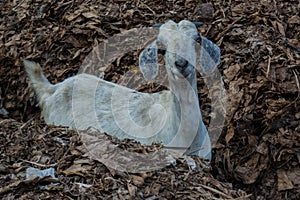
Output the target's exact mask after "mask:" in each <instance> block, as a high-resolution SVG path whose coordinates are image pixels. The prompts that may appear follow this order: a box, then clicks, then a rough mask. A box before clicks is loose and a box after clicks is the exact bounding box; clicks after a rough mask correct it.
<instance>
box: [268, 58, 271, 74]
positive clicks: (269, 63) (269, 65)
mask: <svg viewBox="0 0 300 200" xmlns="http://www.w3.org/2000/svg"><path fill="white" fill-rule="evenodd" d="M270 67H271V57H270V56H269V60H268V69H267V78H268V77H269V73H270Z"/></svg>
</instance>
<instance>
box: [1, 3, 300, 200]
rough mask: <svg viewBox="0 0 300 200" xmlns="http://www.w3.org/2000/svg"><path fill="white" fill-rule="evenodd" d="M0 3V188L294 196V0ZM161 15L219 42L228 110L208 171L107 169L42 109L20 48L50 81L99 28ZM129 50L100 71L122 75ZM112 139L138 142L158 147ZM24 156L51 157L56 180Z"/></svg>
mask: <svg viewBox="0 0 300 200" xmlns="http://www.w3.org/2000/svg"><path fill="white" fill-rule="evenodd" d="M0 9H1V12H0V66H1V68H0V97H1V99H0V152H1V157H0V197H1V198H4V199H17V198H20V199H29V198H35V199H57V198H60V199H70V198H90V199H96V198H98V199H100V198H115V199H122V198H124V199H128V198H133V199H146V198H148V199H164V198H167V199H172V198H176V199H200V198H202V199H214V198H215V199H218V198H219V199H229V198H238V197H241V199H245V198H246V196H247V194H251V197H250V198H251V199H289V200H290V199H300V195H299V194H300V179H299V177H300V167H299V162H300V99H299V94H300V84H299V79H300V16H299V13H300V3H299V1H293V0H290V1H279V0H278V1H276V0H264V1H251V0H249V1H248V0H247V1H224V2H221V1H216V2H212V3H209V1H193V0H186V1H156V0H154V1H148V0H133V1H121V0H120V1H119V0H115V1H103V2H101V3H99V2H98V1H96V0H82V1H77V0H75V1H69V0H56V1H48V0H47V1H42V0H35V1H21V0H15V1H1V2H0ZM167 19H172V20H174V21H177V22H178V21H180V20H182V19H188V20H191V21H202V22H204V23H205V25H204V26H202V27H200V28H199V32H200V33H201V34H202V35H204V36H206V37H207V38H209V39H211V40H212V41H214V42H215V43H216V44H218V45H219V46H220V48H221V53H222V56H221V63H220V65H219V66H218V69H219V71H220V73H221V75H222V79H223V81H224V85H225V89H226V92H227V97H228V101H226V105H227V108H226V109H227V118H226V121H225V126H224V127H223V129H222V134H221V137H220V139H219V142H218V143H217V144H216V145H215V148H214V156H213V162H212V169H211V170H210V171H209V170H208V169H206V170H203V169H202V168H200V167H199V168H196V169H194V170H191V169H189V167H188V166H187V164H186V162H185V161H183V160H180V159H178V160H177V161H176V165H172V166H169V167H166V168H164V169H161V170H158V171H154V172H151V173H145V174H128V173H124V172H123V173H121V172H118V171H114V170H113V169H109V168H108V167H106V166H105V165H103V164H102V163H101V162H99V161H97V160H93V159H89V158H88V157H87V156H86V155H85V154H84V153H85V152H84V150H83V148H82V144H81V142H80V139H79V137H78V133H76V132H74V131H71V130H67V129H66V128H62V127H52V126H47V125H45V124H44V123H43V122H42V121H41V120H40V119H39V116H40V110H39V108H38V107H37V106H36V99H35V97H34V94H33V92H32V90H31V89H30V86H29V84H28V80H27V78H26V75H25V73H24V69H23V67H22V65H21V59H23V58H27V59H31V60H35V61H37V62H39V63H41V65H42V66H43V69H44V71H45V75H46V76H47V77H48V78H49V80H50V81H51V82H52V83H57V82H60V81H62V80H64V79H65V78H67V77H70V76H72V75H75V74H76V73H77V72H78V70H79V68H80V65H81V63H82V62H83V60H84V59H85V57H86V56H87V55H88V54H89V52H91V50H92V48H93V47H95V46H97V45H98V44H100V43H101V42H103V41H104V40H105V39H108V38H109V37H111V36H113V35H115V34H117V33H122V32H124V31H125V30H129V29H132V28H140V27H148V26H151V25H152V24H154V23H158V22H164V21H165V20H167ZM138 50H139V51H140V50H141V49H138ZM137 58H138V57H137V53H136V52H132V53H128V54H126V55H124V57H122V58H119V59H118V60H117V61H115V62H114V63H113V64H111V65H110V66H109V67H108V68H107V69H106V71H105V77H104V78H105V79H107V80H109V81H112V82H118V80H120V79H122V75H123V74H124V73H125V72H126V71H128V70H129V69H131V68H132V67H137ZM198 86H199V96H200V97H201V107H202V110H203V115H204V120H205V123H206V124H208V123H209V122H210V121H211V120H212V118H213V116H214V115H213V113H212V112H211V111H212V110H213V109H212V108H213V106H214V105H212V104H211V100H210V94H209V92H208V89H207V88H206V87H205V84H204V81H203V79H202V78H201V77H199V81H198ZM140 89H141V88H140ZM160 89H162V88H161V87H159V86H156V85H155V86H151V85H150V86H147V87H146V88H142V89H141V90H144V91H148V92H155V91H157V90H160ZM112 140H113V142H114V143H115V144H117V145H119V146H122V148H125V149H131V150H132V151H136V152H149V151H150V152H151V151H158V150H156V149H160V147H159V146H153V147H147V148H146V147H141V146H140V145H138V144H137V143H134V142H132V141H116V140H114V139H112ZM196 163H197V164H198V166H200V163H201V162H200V161H199V160H196ZM30 166H31V167H36V168H39V169H46V168H50V167H53V168H54V169H55V174H56V176H57V178H58V179H52V178H44V179H34V180H26V179H25V177H24V172H25V170H26V169H27V168H28V167H30ZM49 183H51V184H50V185H48V186H47V187H45V188H40V187H39V186H41V185H47V184H49ZM229 183H230V184H229ZM82 184H87V185H82ZM89 186H92V187H89Z"/></svg>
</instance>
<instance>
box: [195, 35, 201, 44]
mask: <svg viewBox="0 0 300 200" xmlns="http://www.w3.org/2000/svg"><path fill="white" fill-rule="evenodd" d="M195 41H196V42H197V43H199V44H201V41H202V39H201V36H200V35H199V36H198V37H197V38H196V39H195Z"/></svg>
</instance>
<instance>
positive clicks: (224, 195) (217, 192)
mask: <svg viewBox="0 0 300 200" xmlns="http://www.w3.org/2000/svg"><path fill="white" fill-rule="evenodd" d="M199 185H200V186H201V187H203V188H204V189H207V190H210V191H212V192H214V193H216V194H219V195H221V196H223V197H225V198H227V199H232V197H231V196H229V195H227V194H225V193H223V192H220V191H219V190H216V189H214V188H211V187H209V186H206V185H203V184H199Z"/></svg>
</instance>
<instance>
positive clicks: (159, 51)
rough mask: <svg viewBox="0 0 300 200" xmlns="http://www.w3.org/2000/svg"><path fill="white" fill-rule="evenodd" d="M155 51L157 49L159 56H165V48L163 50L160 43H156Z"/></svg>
mask: <svg viewBox="0 0 300 200" xmlns="http://www.w3.org/2000/svg"><path fill="white" fill-rule="evenodd" d="M157 49H158V53H159V54H162V55H165V53H166V48H165V46H164V45H163V43H162V42H157Z"/></svg>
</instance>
